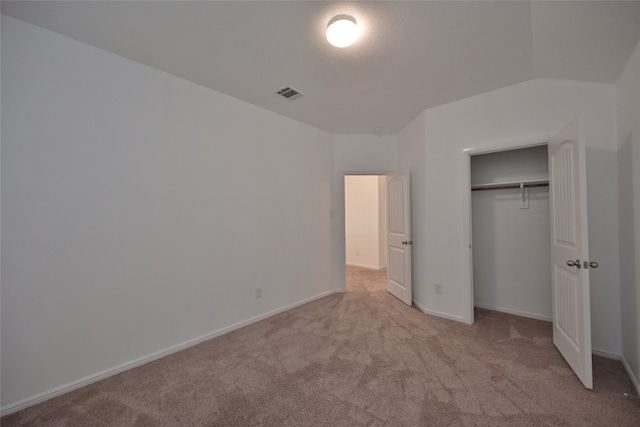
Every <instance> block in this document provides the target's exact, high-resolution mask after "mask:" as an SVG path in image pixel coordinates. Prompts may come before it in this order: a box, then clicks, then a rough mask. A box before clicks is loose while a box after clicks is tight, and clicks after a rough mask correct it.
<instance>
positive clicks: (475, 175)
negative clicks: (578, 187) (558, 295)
mask: <svg viewBox="0 0 640 427" xmlns="http://www.w3.org/2000/svg"><path fill="white" fill-rule="evenodd" d="M471 219H472V221H471V227H472V254H473V298H474V305H475V306H476V307H480V308H488V309H491V310H497V311H503V312H507V313H512V314H517V315H521V316H527V317H533V318H537V319H543V320H549V321H550V320H551V261H550V230H549V227H550V226H549V172H548V159H547V146H546V145H539V146H535V147H527V148H521V149H514V150H508V151H500V152H494V153H487V154H479V155H474V156H471Z"/></svg>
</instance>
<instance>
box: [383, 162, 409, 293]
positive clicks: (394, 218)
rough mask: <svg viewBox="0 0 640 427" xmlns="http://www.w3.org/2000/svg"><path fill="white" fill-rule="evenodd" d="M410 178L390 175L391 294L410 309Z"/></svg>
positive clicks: (389, 263) (388, 215)
mask: <svg viewBox="0 0 640 427" xmlns="http://www.w3.org/2000/svg"><path fill="white" fill-rule="evenodd" d="M409 207H410V206H409V176H408V175H401V174H388V175H387V290H388V291H389V292H390V293H391V294H392V295H394V296H395V297H397V298H398V299H399V300H400V301H402V302H404V303H405V304H407V305H411V304H412V303H413V299H412V295H411V245H412V244H413V242H412V241H411V217H410V211H409Z"/></svg>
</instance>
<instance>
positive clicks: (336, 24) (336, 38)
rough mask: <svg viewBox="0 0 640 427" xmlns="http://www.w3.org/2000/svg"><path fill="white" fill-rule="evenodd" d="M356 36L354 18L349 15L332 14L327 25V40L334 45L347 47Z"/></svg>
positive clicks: (356, 29) (356, 27) (356, 28)
mask: <svg viewBox="0 0 640 427" xmlns="http://www.w3.org/2000/svg"><path fill="white" fill-rule="evenodd" d="M357 38H358V26H357V25H356V20H355V18H353V17H352V16H349V15H338V16H334V17H333V19H331V21H329V26H328V27H327V40H328V41H329V43H331V44H332V45H334V46H335V47H347V46H349V45H350V44H351V43H353V42H354V41H355V40H356V39H357Z"/></svg>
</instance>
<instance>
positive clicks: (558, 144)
mask: <svg viewBox="0 0 640 427" xmlns="http://www.w3.org/2000/svg"><path fill="white" fill-rule="evenodd" d="M549 175H550V176H549V192H550V210H551V212H550V214H551V215H550V220H551V224H550V225H551V265H552V275H551V282H552V310H553V312H552V313H553V343H554V344H555V346H556V347H557V348H558V350H559V351H560V353H561V354H562V356H563V357H564V358H565V359H566V361H567V363H569V365H570V366H571V368H572V369H573V370H574V372H575V373H576V375H577V376H578V377H579V378H580V380H581V381H582V383H583V384H584V386H585V387H587V388H593V374H592V366H591V365H592V361H591V308H590V293H589V270H588V268H587V267H583V262H584V261H586V260H588V259H589V244H588V235H587V230H588V227H587V199H586V197H587V190H586V169H585V155H584V145H583V143H582V141H581V140H580V128H579V124H578V122H577V120H574V121H573V122H572V123H570V124H569V125H568V126H567V127H566V128H565V129H564V130H563V131H562V132H560V133H559V134H558V135H557V136H555V137H554V138H552V139H551V140H550V141H549ZM567 262H569V264H571V265H569V264H567Z"/></svg>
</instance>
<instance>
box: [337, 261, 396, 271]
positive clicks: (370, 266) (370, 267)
mask: <svg viewBox="0 0 640 427" xmlns="http://www.w3.org/2000/svg"><path fill="white" fill-rule="evenodd" d="M346 265H348V266H349V267H360V268H366V269H367V270H377V271H380V270H384V269H385V268H387V267H376V266H373V265H367V264H356V263H355V262H347V263H346Z"/></svg>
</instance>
